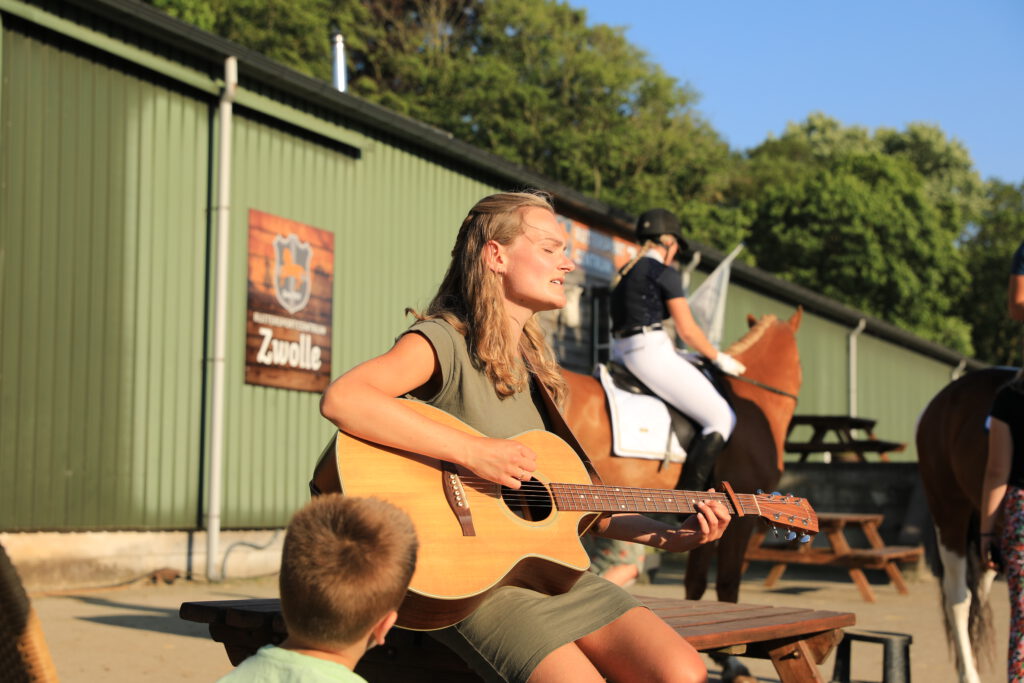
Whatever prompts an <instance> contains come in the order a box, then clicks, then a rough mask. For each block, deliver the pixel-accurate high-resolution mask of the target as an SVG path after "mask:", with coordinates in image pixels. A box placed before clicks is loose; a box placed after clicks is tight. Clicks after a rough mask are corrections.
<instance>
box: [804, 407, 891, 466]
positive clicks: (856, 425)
mask: <svg viewBox="0 0 1024 683" xmlns="http://www.w3.org/2000/svg"><path fill="white" fill-rule="evenodd" d="M875 422H876V420H872V419H870V418H866V417H853V416H850V415H794V416H793V418H792V419H791V420H790V422H789V430H788V432H787V434H786V443H785V450H786V452H787V453H795V454H798V455H799V456H800V462H805V461H806V460H807V458H808V457H809V456H810V455H811V454H813V453H829V454H838V453H852V454H853V455H854V457H855V458H856V459H857V461H858V462H867V457H866V455H867V454H868V453H878V458H879V460H881V461H882V462H889V456H888V455H887V453H889V452H892V451H902V450H903V449H905V448H906V444H903V443H899V442H898V441H883V440H881V439H876V438H875V436H874V433H873V431H872V430H874V428H875ZM801 426H807V427H811V429H812V433H811V436H810V438H808V439H807V440H806V441H798V440H795V439H792V438H791V435H792V432H793V429H794V428H796V427H801ZM855 431H863V432H866V433H867V435H868V438H866V439H862V438H857V436H855V434H854V432H855ZM829 437H831V438H829Z"/></svg>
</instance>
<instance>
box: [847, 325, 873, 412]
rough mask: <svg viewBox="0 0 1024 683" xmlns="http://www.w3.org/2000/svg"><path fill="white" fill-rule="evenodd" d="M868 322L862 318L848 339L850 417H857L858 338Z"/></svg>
mask: <svg viewBox="0 0 1024 683" xmlns="http://www.w3.org/2000/svg"><path fill="white" fill-rule="evenodd" d="M867 324H868V321H867V319H866V318H861V319H860V320H858V321H857V327H855V328H853V331H852V332H850V336H849V338H848V339H847V344H848V347H849V360H848V367H849V372H850V385H849V386H850V397H849V401H850V417H857V337H859V336H860V333H861V332H863V331H864V328H865V327H867Z"/></svg>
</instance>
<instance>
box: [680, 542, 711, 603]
mask: <svg viewBox="0 0 1024 683" xmlns="http://www.w3.org/2000/svg"><path fill="white" fill-rule="evenodd" d="M715 545H716V544H715V543H711V544H706V545H701V546H697V547H696V548H694V549H693V550H691V551H690V552H689V554H688V556H687V558H686V576H685V578H684V579H683V585H685V586H686V599H687V600H700V599H701V598H702V597H703V596H704V591H706V590H707V589H708V567H709V566H711V553H712V552H713V550H714V546H715Z"/></svg>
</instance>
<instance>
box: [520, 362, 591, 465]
mask: <svg viewBox="0 0 1024 683" xmlns="http://www.w3.org/2000/svg"><path fill="white" fill-rule="evenodd" d="M532 377H533V386H534V388H536V390H537V393H538V394H540V398H541V401H542V402H543V403H544V409H545V410H546V411H547V414H548V424H549V425H551V431H552V432H554V433H555V435H557V436H558V437H559V438H561V439H562V441H564V442H566V443H567V444H569V446H570V447H571V448H572V449H573V450H574V451H576V455H578V456H579V458H580V460H582V461H583V466H584V467H586V468H587V473H588V474H590V478H591V479H592V480H593V482H594V483H595V484H601V483H602V482H601V475H600V474H598V473H597V468H596V467H594V463H592V462H590V458H589V457H587V452H586V451H585V450H583V446H582V445H581V444H580V442H579V440H578V439H577V438H576V435H575V434H573V433H572V430H571V429H569V425H568V424H566V422H565V418H564V417H562V413H561V411H559V410H558V406H557V405H556V404H555V399H553V398H551V394H550V393H548V390H547V387H545V386H544V383H543V382H541V381H540V378H538V377H537V375H535V374H534V375H532Z"/></svg>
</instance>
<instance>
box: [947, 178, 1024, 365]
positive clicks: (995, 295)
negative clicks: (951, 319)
mask: <svg viewBox="0 0 1024 683" xmlns="http://www.w3.org/2000/svg"><path fill="white" fill-rule="evenodd" d="M985 196H986V199H987V200H988V202H987V205H986V206H985V207H984V209H983V211H982V212H981V216H980V218H979V220H978V222H977V224H976V225H975V226H973V228H972V230H971V231H969V233H968V235H967V236H966V237H965V238H964V241H963V251H964V255H965V258H966V261H967V266H968V268H969V269H970V272H971V275H972V278H971V284H970V287H968V288H967V289H966V291H965V292H964V296H963V297H962V299H961V300H960V305H959V310H960V312H961V314H962V316H963V317H964V319H966V320H967V321H969V322H970V324H971V339H972V341H973V343H974V348H975V352H976V353H977V356H978V357H979V358H981V359H982V360H985V361H988V362H990V363H995V364H1006V365H1021V364H1022V363H1024V358H1022V357H1021V326H1020V323H1015V322H1013V321H1011V320H1010V319H1009V317H1008V316H1007V313H1006V290H1007V281H1008V279H1009V274H1010V258H1011V257H1012V256H1013V252H1014V251H1016V249H1017V247H1018V246H1019V245H1020V243H1021V240H1024V183H1021V184H1020V185H1011V184H1007V183H1003V182H1001V181H998V180H993V181H990V182H989V183H988V184H987V187H986V193H985Z"/></svg>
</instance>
